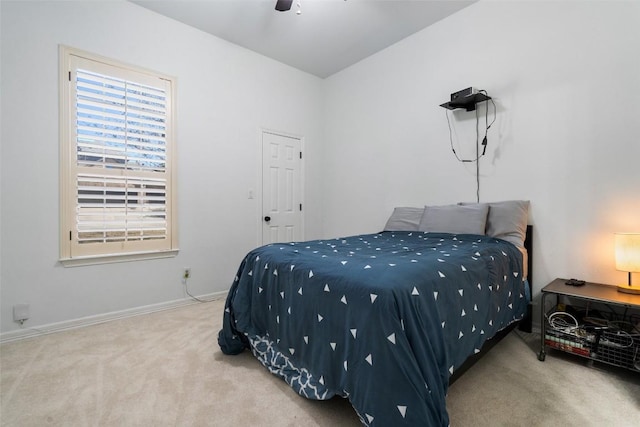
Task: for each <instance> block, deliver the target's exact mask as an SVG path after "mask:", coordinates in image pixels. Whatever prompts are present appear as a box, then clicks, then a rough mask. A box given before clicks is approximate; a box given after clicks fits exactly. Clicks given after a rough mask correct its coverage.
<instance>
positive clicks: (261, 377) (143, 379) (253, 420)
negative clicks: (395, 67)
mask: <svg viewBox="0 0 640 427" xmlns="http://www.w3.org/2000/svg"><path fill="white" fill-rule="evenodd" d="M223 303H224V302H223V301H222V300H218V301H214V302H211V303H205V304H195V305H191V306H186V307H182V308H179V309H175V310H169V311H164V312H159V313H154V314H149V315H144V316H137V317H132V318H128V319H122V320H117V321H113V322H108V323H104V324H100V325H95V326H90V327H86V328H82V329H76V330H71V331H66V332H60V333H56V334H51V335H45V336H41V337H38V338H32V339H27V340H23V341H17V342H12V343H6V344H2V345H1V346H0V363H1V364H0V371H1V377H0V379H1V389H0V392H1V394H0V396H1V412H0V423H1V425H3V426H332V427H333V426H358V425H360V423H359V421H358V417H357V416H356V415H355V412H354V411H353V410H352V409H351V406H350V405H349V403H348V402H347V401H345V400H344V399H340V398H337V399H333V400H331V401H326V402H314V401H310V400H306V399H304V398H302V397H300V396H298V395H297V394H296V393H295V392H294V391H293V390H292V389H290V388H289V386H287V385H286V384H285V383H284V382H283V381H282V380H280V379H279V378H276V377H274V376H273V375H271V374H269V373H268V372H267V370H266V369H264V368H263V367H262V366H261V365H260V364H259V363H258V362H257V361H256V360H255V359H254V358H253V356H251V354H250V353H249V352H245V353H243V354H241V355H239V356H225V355H223V354H222V353H221V352H220V350H219V348H218V346H217V343H216V337H217V333H218V330H219V329H220V325H221V320H222V310H223ZM535 338H536V337H535V336H533V335H527V336H523V335H519V334H516V333H512V334H510V335H509V336H507V338H505V339H504V340H503V341H502V342H500V343H499V344H498V345H497V346H496V347H495V348H494V349H493V350H491V352H490V353H489V354H488V355H487V356H486V357H485V358H483V359H482V360H481V361H480V362H479V363H478V364H476V365H475V366H474V367H473V368H472V369H471V370H469V371H468V372H467V373H466V374H465V375H464V376H463V377H462V378H460V380H459V381H458V382H456V383H455V384H454V385H453V386H452V387H451V389H450V393H449V397H448V400H447V402H448V408H449V415H450V417H451V425H452V426H454V427H455V426H633V425H635V426H637V425H640V373H633V372H630V371H623V370H613V369H608V368H607V369H603V368H602V367H601V366H598V365H595V367H590V366H588V363H587V362H585V361H583V360H582V359H576V358H572V357H568V356H565V355H563V354H560V353H551V354H549V355H548V356H547V360H546V362H544V363H542V362H539V361H538V360H537V358H536V352H537V350H538V348H537V347H538V342H537V340H536V339H535ZM381 392H382V391H381Z"/></svg>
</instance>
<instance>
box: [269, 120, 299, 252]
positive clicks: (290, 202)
mask: <svg viewBox="0 0 640 427" xmlns="http://www.w3.org/2000/svg"><path fill="white" fill-rule="evenodd" d="M301 146H302V144H301V141H300V139H299V138H293V137H289V136H284V135H277V134H274V133H270V132H266V131H264V132H262V244H263V245H266V244H269V243H274V242H292V241H299V240H302V239H303V233H302V185H301V183H302V150H301Z"/></svg>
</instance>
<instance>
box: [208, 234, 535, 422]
mask: <svg viewBox="0 0 640 427" xmlns="http://www.w3.org/2000/svg"><path fill="white" fill-rule="evenodd" d="M522 271H523V270H522V255H521V254H520V252H519V250H518V249H516V248H515V246H513V245H512V244H510V243H508V242H505V241H503V240H499V239H494V238H490V237H487V236H478V235H453V234H447V233H422V232H382V233H378V234H371V235H360V236H353V237H346V238H339V239H335V240H317V241H312V242H301V243H285V244H272V245H268V246H263V247H260V248H258V249H255V250H253V251H251V252H250V253H249V254H248V255H247V256H246V257H245V259H244V260H243V261H242V263H241V265H240V268H239V270H238V274H237V277H236V278H235V281H234V283H233V285H232V287H231V290H230V292H229V295H228V297H227V301H226V306H225V313H224V319H223V329H222V330H221V331H220V333H219V335H218V343H219V345H220V347H221V349H222V351H223V352H224V353H226V354H237V353H240V352H242V351H243V350H244V349H245V348H249V349H251V351H252V352H253V354H254V355H255V356H256V358H258V359H259V360H260V362H261V363H262V364H263V365H264V366H266V367H267V368H268V369H269V370H270V371H271V372H272V373H274V374H276V375H278V376H280V377H281V378H283V379H284V380H285V381H286V382H287V383H288V384H289V385H290V386H291V387H293V388H294V389H295V390H296V391H297V392H298V393H299V394H301V395H303V396H305V397H307V398H310V399H329V398H331V397H333V396H335V395H338V396H342V397H345V398H348V399H349V400H350V402H351V404H352V406H353V407H354V408H355V410H356V412H357V413H358V415H359V417H360V420H361V421H362V423H363V424H364V425H367V426H400V425H407V426H447V425H448V424H449V419H448V414H447V411H446V402H445V396H446V394H447V388H448V385H449V377H450V376H451V375H452V374H453V372H454V371H455V370H456V369H457V368H458V367H459V366H460V365H461V364H462V363H463V362H464V361H465V359H466V358H467V357H468V356H470V355H471V354H473V353H474V352H478V351H479V349H480V348H481V347H482V344H483V343H484V342H485V341H486V340H487V339H489V338H491V337H493V336H494V335H495V334H496V333H497V332H498V331H500V330H501V329H503V328H505V327H506V326H508V325H509V324H510V323H512V322H514V321H516V320H519V319H521V318H522V317H523V315H524V313H525V312H526V307H527V303H528V293H527V292H526V290H525V279H524V278H523V277H522Z"/></svg>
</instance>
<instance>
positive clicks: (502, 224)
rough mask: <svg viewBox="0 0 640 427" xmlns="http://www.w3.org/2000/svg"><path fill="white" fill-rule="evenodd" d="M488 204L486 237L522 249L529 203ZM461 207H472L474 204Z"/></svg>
mask: <svg viewBox="0 0 640 427" xmlns="http://www.w3.org/2000/svg"><path fill="white" fill-rule="evenodd" d="M488 204H489V215H488V217H487V236H491V237H496V238H498V239H502V240H506V241H507V242H511V243H513V244H514V245H516V246H518V247H520V248H523V247H524V239H525V237H526V234H527V222H528V221H529V201H528V200H505V201H501V202H490V203H488ZM461 205H462V206H474V205H475V203H462V204H461Z"/></svg>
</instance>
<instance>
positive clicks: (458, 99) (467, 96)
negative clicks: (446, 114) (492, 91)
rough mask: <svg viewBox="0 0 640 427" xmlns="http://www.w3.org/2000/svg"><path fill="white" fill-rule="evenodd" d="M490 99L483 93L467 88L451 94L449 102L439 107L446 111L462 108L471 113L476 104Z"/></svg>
mask: <svg viewBox="0 0 640 427" xmlns="http://www.w3.org/2000/svg"><path fill="white" fill-rule="evenodd" d="M490 99H491V97H490V96H488V95H486V94H485V93H482V92H478V91H477V90H476V89H475V88H472V87H468V88H466V89H462V90H459V91H457V92H454V93H452V94H451V100H450V101H449V102H445V103H444V104H440V106H441V107H444V108H446V109H447V110H455V109H457V108H464V109H465V110H467V111H473V110H475V109H476V104H477V103H478V102H483V101H488V100H490Z"/></svg>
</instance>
